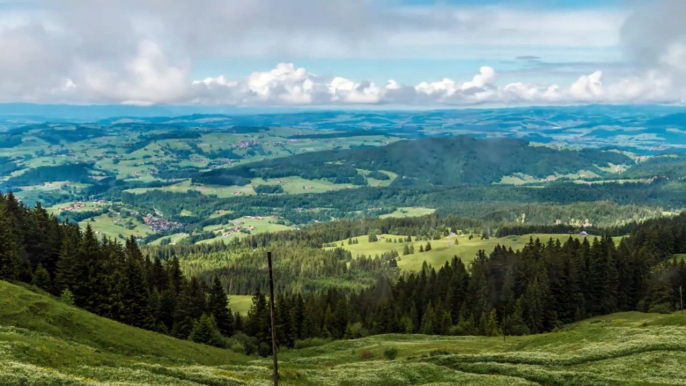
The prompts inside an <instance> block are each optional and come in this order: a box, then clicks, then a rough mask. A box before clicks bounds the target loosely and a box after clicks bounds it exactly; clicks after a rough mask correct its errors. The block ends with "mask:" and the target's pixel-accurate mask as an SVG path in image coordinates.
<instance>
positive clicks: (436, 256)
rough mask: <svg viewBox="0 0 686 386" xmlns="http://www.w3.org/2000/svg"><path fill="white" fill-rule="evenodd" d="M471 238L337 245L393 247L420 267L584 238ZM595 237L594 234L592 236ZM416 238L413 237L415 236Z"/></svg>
mask: <svg viewBox="0 0 686 386" xmlns="http://www.w3.org/2000/svg"><path fill="white" fill-rule="evenodd" d="M472 236H473V238H472V239H471V240H470V239H469V235H464V236H459V235H458V236H453V237H444V238H442V239H440V240H429V241H428V242H430V243H431V250H430V251H429V252H423V253H419V247H420V246H426V244H427V241H412V242H411V243H407V242H403V243H389V242H386V240H387V239H388V238H390V239H400V238H402V237H406V236H399V235H379V238H380V240H379V241H377V242H369V238H368V236H359V237H357V240H358V242H359V243H358V244H352V245H348V242H347V240H341V241H338V242H337V244H338V247H340V248H344V249H346V250H348V251H350V252H351V253H352V254H353V256H359V255H367V256H369V255H371V256H374V255H381V254H382V253H385V252H390V251H392V250H396V251H398V253H399V254H400V255H401V256H400V258H399V260H398V267H400V268H401V269H404V270H410V271H418V270H420V269H421V268H422V265H423V264H424V262H425V261H426V262H427V264H429V265H432V266H434V267H439V266H441V265H443V264H444V263H445V262H446V261H450V260H451V259H452V258H453V257H454V256H457V257H460V258H461V259H462V261H463V262H465V263H468V262H470V261H472V260H473V259H474V257H475V256H476V254H477V253H478V252H479V250H481V249H483V250H485V251H486V253H490V252H491V251H492V250H493V249H494V248H495V247H496V246H497V245H503V246H506V247H508V248H512V249H514V250H517V249H521V248H522V247H523V246H524V245H525V244H526V243H528V242H529V240H530V239H534V240H536V239H537V238H538V239H540V240H541V241H542V242H545V241H548V240H549V239H550V238H553V239H558V240H560V242H564V241H566V240H567V239H568V238H569V237H573V238H576V239H582V238H583V236H579V235H576V234H564V235H563V234H527V235H522V236H507V237H502V238H496V237H491V238H489V239H485V240H482V239H481V236H480V235H472ZM590 237H591V238H592V236H590ZM620 239H621V237H616V238H615V243H618V242H619V240H620ZM413 240H414V238H413ZM405 245H407V246H408V247H409V246H410V245H412V246H414V251H415V253H414V254H411V255H404V256H403V255H402V253H403V248H404V246H405Z"/></svg>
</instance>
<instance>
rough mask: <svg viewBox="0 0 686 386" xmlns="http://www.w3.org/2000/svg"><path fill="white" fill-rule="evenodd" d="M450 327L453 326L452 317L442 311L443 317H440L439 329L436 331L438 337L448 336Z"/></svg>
mask: <svg viewBox="0 0 686 386" xmlns="http://www.w3.org/2000/svg"><path fill="white" fill-rule="evenodd" d="M452 326H453V317H452V316H451V315H450V312H448V311H443V315H442V317H441V323H440V329H439V330H438V331H437V333H438V334H440V335H449V334H450V328H451V327H452Z"/></svg>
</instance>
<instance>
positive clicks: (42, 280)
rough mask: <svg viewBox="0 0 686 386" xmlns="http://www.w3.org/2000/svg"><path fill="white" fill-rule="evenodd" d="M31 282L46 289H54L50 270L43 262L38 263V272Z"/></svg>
mask: <svg viewBox="0 0 686 386" xmlns="http://www.w3.org/2000/svg"><path fill="white" fill-rule="evenodd" d="M31 284H33V285H35V286H36V287H38V288H41V289H43V290H46V291H51V290H52V282H51V281H50V273H48V270H47V269H45V268H44V267H43V264H41V263H38V267H37V268H36V272H34V274H33V281H32V282H31Z"/></svg>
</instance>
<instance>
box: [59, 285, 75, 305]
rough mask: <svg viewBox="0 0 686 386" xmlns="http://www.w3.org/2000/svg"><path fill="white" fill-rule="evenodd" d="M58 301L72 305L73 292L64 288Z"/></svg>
mask: <svg viewBox="0 0 686 386" xmlns="http://www.w3.org/2000/svg"><path fill="white" fill-rule="evenodd" d="M60 301H61V302H62V303H64V304H66V305H69V306H73V305H74V294H72V293H71V291H69V288H66V289H65V290H64V291H62V294H61V295H60Z"/></svg>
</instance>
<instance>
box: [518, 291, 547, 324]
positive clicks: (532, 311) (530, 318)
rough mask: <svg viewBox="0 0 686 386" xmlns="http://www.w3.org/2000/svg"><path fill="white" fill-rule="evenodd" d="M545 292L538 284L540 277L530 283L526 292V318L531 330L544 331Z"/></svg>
mask: <svg viewBox="0 0 686 386" xmlns="http://www.w3.org/2000/svg"><path fill="white" fill-rule="evenodd" d="M542 298H543V293H542V292H541V289H540V286H539V285H538V279H534V281H533V282H532V283H531V284H529V286H528V287H527V289H526V293H525V294H524V301H523V305H524V307H525V308H524V320H525V322H526V324H527V327H528V328H529V330H531V332H533V333H534V334H537V333H539V332H543V331H544V329H543V323H544V314H545V310H544V306H543V300H542Z"/></svg>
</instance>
